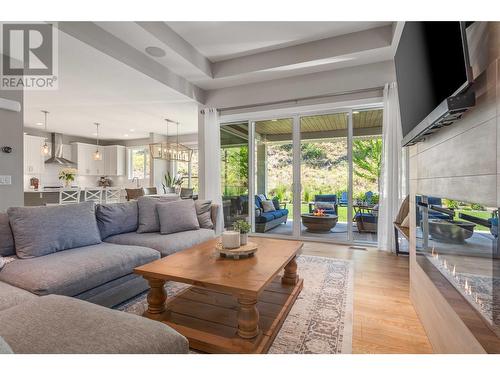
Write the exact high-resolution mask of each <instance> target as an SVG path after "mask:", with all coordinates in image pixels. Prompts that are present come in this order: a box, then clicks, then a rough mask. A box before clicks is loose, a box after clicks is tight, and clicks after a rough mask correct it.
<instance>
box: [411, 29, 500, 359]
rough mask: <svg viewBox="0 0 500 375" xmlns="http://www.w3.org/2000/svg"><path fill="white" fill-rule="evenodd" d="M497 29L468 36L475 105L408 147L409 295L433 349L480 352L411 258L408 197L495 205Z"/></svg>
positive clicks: (499, 101) (498, 166) (499, 178)
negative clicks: (439, 198)
mask: <svg viewBox="0 0 500 375" xmlns="http://www.w3.org/2000/svg"><path fill="white" fill-rule="evenodd" d="M499 30H500V28H499V23H497V22H494V23H480V24H477V25H475V27H474V28H473V30H472V32H473V35H469V38H470V41H471V43H472V46H471V48H470V51H471V63H472V65H473V67H474V75H475V81H476V82H475V87H476V102H477V103H476V106H475V107H474V108H473V109H472V110H470V111H468V112H467V113H466V114H465V115H464V116H463V118H462V119H461V120H459V121H457V122H456V123H455V124H453V125H452V126H450V127H448V128H444V129H441V130H440V131H439V132H437V133H436V134H434V135H432V136H430V137H428V138H427V139H426V140H425V141H424V142H421V143H418V144H417V145H415V146H412V147H411V148H410V152H409V153H410V197H411V199H412V201H411V204H410V208H411V212H410V220H411V223H410V224H411V228H412V231H411V238H410V252H411V254H410V296H411V299H412V302H413V304H414V306H415V308H416V310H417V313H418V315H419V317H420V319H421V320H422V323H423V325H424V328H425V329H426V332H427V334H428V336H429V339H430V341H431V344H432V346H433V349H434V351H435V352H438V353H482V352H484V349H483V348H482V347H481V345H480V344H479V343H478V341H477V340H476V339H475V338H474V337H473V336H472V334H471V332H470V331H469V330H468V329H467V327H466V326H465V325H464V324H463V323H462V322H461V320H460V319H459V317H458V316H457V314H456V313H455V312H454V310H453V309H451V308H450V306H449V305H448V303H447V302H446V300H445V299H444V298H443V297H442V296H441V294H440V292H439V291H438V290H437V289H436V287H435V286H434V284H432V283H431V281H430V280H429V278H428V276H427V275H426V274H425V273H424V272H423V270H422V269H421V268H420V266H419V265H418V264H417V263H416V255H415V243H416V240H415V199H414V197H415V194H425V195H432V196H441V197H447V198H450V199H455V200H461V201H468V202H475V203H481V204H483V205H485V206H489V207H499V206H500V195H499V194H500V189H499V188H498V186H499V183H500V174H498V171H499V170H500V119H499V109H500V95H499V94H500V79H499V76H500V71H499V60H498V57H499V56H500V54H499V53H498V49H497V47H496V46H498V37H499V35H500V32H499ZM479 31H480V32H481V35H479V36H478V35H477V34H476V32H479ZM485 40H488V41H489V42H488V43H487V44H486V45H485V44H484V41H485ZM474 41H476V42H480V43H481V44H482V46H481V45H480V44H477V43H474Z"/></svg>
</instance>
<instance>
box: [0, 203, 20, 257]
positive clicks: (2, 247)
mask: <svg viewBox="0 0 500 375" xmlns="http://www.w3.org/2000/svg"><path fill="white" fill-rule="evenodd" d="M15 253H16V250H15V249H14V237H13V236H12V229H10V223H9V215H7V214H6V213H4V212H0V257H7V256H10V255H14V254H15Z"/></svg>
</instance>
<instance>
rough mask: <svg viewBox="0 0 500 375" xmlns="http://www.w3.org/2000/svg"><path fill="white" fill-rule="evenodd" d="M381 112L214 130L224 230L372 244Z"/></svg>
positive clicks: (347, 111)
mask: <svg viewBox="0 0 500 375" xmlns="http://www.w3.org/2000/svg"><path fill="white" fill-rule="evenodd" d="M381 133H382V109H379V108H371V109H366V110H362V109H359V110H352V109H345V110H339V111H328V112H321V113H307V114H295V115H290V116H285V117H276V118H264V119H258V120H253V121H243V122H234V123H226V124H222V125H221V163H222V167H221V171H222V175H221V183H222V193H223V208H224V220H225V227H226V228H230V227H232V225H233V224H234V222H235V221H237V220H247V221H249V222H250V223H251V224H252V232H253V233H254V234H255V235H258V236H271V237H281V238H283V237H284V238H305V239H312V240H321V241H330V242H339V243H353V242H364V243H371V244H374V243H376V241H377V221H378V205H377V203H378V191H379V188H378V181H379V175H380V156H381V151H382V139H381Z"/></svg>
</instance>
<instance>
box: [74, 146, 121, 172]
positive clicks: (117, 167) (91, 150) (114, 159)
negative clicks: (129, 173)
mask: <svg viewBox="0 0 500 375" xmlns="http://www.w3.org/2000/svg"><path fill="white" fill-rule="evenodd" d="M72 147H73V153H72V155H74V159H75V160H74V161H75V162H76V163H77V166H78V175H80V176H122V175H124V174H125V158H126V156H125V154H126V153H125V146H118V145H117V146H99V153H100V154H101V159H100V160H95V159H94V154H95V151H96V149H97V147H96V145H93V144H88V143H79V142H75V143H72Z"/></svg>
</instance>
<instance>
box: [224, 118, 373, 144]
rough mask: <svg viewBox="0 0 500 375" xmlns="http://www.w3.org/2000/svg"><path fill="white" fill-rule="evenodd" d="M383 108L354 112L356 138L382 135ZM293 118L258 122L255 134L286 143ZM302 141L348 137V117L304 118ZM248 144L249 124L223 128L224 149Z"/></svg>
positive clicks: (290, 136)
mask: <svg viewBox="0 0 500 375" xmlns="http://www.w3.org/2000/svg"><path fill="white" fill-rule="evenodd" d="M382 113H383V111H382V109H370V110H365V111H359V112H354V113H353V128H354V129H353V131H354V136H371V135H381V134H382ZM292 126H293V125H292V119H291V118H284V119H272V120H265V121H257V122H256V123H255V133H256V135H257V136H258V137H259V138H260V139H261V140H262V141H268V142H283V141H290V140H291V139H292ZM301 137H302V139H325V138H337V137H347V114H346V113H335V114H330V115H315V116H305V117H301ZM247 142H248V125H247V123H246V122H245V123H237V124H228V125H223V126H222V127H221V146H222V147H232V146H237V145H242V144H246V143H247Z"/></svg>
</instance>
